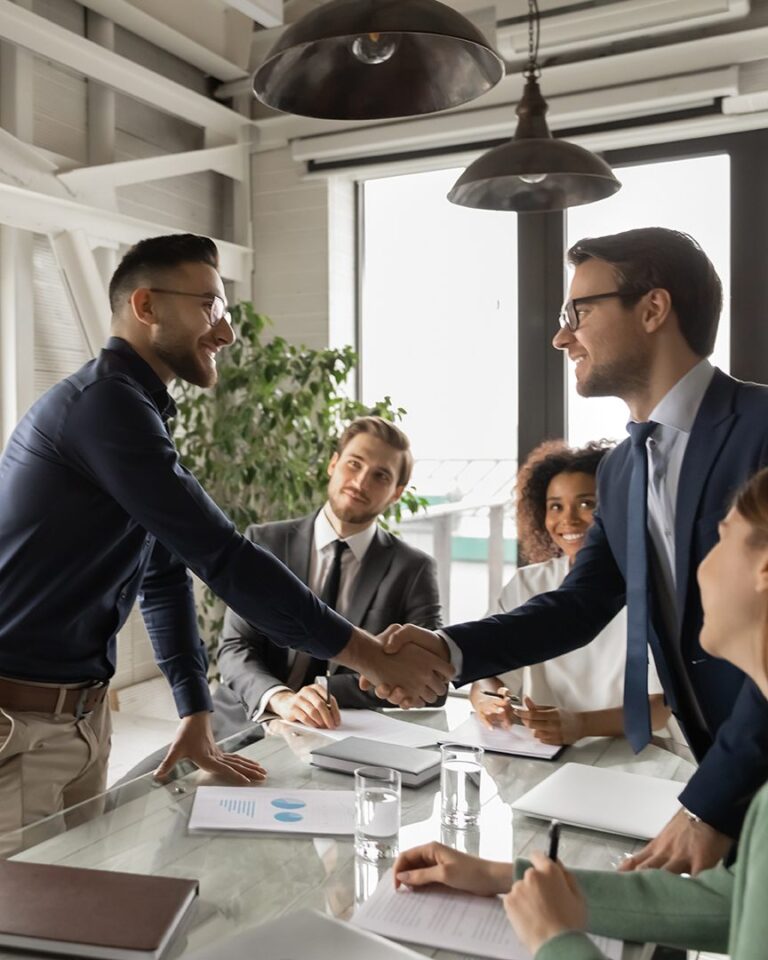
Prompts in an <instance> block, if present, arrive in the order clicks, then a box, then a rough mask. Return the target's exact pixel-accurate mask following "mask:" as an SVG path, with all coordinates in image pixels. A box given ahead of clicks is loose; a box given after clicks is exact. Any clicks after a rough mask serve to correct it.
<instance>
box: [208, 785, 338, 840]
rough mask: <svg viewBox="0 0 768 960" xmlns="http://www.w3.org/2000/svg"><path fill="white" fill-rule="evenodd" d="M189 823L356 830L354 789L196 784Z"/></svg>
mask: <svg viewBox="0 0 768 960" xmlns="http://www.w3.org/2000/svg"><path fill="white" fill-rule="evenodd" d="M189 829H190V830H241V831H242V830H246V831H256V832H266V833H294V834H311V835H312V836H328V835H330V836H334V835H342V836H343V835H351V834H353V833H354V832H355V792H354V790H291V789H289V788H284V789H283V788H281V789H275V788H273V787H198V788H197V790H196V792H195V799H194V803H193V805H192V814H191V815H190V818H189Z"/></svg>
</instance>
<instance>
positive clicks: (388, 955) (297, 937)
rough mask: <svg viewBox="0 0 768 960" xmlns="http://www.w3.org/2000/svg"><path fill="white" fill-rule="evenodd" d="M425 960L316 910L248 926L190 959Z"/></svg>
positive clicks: (302, 911) (290, 914)
mask: <svg viewBox="0 0 768 960" xmlns="http://www.w3.org/2000/svg"><path fill="white" fill-rule="evenodd" d="M244 957H252V958H254V960H255V958H258V960H288V958H290V960H310V958H311V960H363V958H364V960H424V958H423V957H422V956H421V954H418V953H414V952H413V951H412V950H406V949H405V947H401V946H399V945H398V944H396V943H389V941H387V940H383V939H382V938H381V937H377V936H374V935H373V934H370V933H365V932H363V931H362V930H356V929H355V928H354V927H351V926H350V925H349V924H348V923H342V922H341V921H340V920H333V919H331V917H326V916H324V915H323V914H322V913H318V912H317V911H316V910H301V911H299V912H298V913H288V914H286V915H285V916H283V917H280V918H279V919H277V920H273V921H272V922H271V923H265V924H263V926H260V927H251V929H250V930H246V931H245V932H244V933H240V934H238V935H237V936H235V937H225V938H223V939H222V938H219V939H218V940H217V941H216V942H215V943H212V944H211V945H210V946H208V947H205V948H204V949H202V950H199V951H197V952H196V953H194V954H192V955H191V956H190V957H189V960H243V958H244Z"/></svg>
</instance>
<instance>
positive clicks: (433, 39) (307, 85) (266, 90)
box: [253, 0, 504, 120]
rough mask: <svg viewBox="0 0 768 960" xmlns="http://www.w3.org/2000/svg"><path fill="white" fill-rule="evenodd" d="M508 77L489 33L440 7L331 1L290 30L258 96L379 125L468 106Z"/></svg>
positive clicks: (264, 69) (407, 1) (273, 53)
mask: <svg viewBox="0 0 768 960" xmlns="http://www.w3.org/2000/svg"><path fill="white" fill-rule="evenodd" d="M503 75H504V62H503V60H502V59H501V57H500V56H499V55H498V54H497V53H496V51H495V50H493V48H492V47H491V46H490V44H489V43H488V41H487V40H486V39H485V37H484V36H483V34H482V33H481V32H480V30H478V29H477V28H476V27H475V26H474V24H472V23H470V21H469V20H467V19H466V17H464V16H462V15H461V14H460V13H458V11H456V10H453V9H452V8H451V7H448V6H446V5H445V4H444V3H439V2H438V0H330V2H329V3H326V4H323V6H321V7H318V8H317V9H316V10H313V11H311V12H310V13H308V14H306V15H305V16H303V17H301V19H299V20H297V21H296V23H294V24H292V25H291V26H289V27H287V28H286V29H285V30H284V31H283V33H282V35H281V37H280V39H279V40H278V41H277V43H276V44H275V46H274V47H273V48H272V49H271V50H270V52H269V53H268V54H267V57H266V59H265V60H264V63H262V65H261V66H260V67H259V68H258V70H257V71H256V73H255V75H254V78H253V90H254V93H255V94H256V96H257V97H258V98H259V100H261V101H262V103H265V104H266V105H267V106H269V107H273V108H274V109H275V110H282V111H283V112H285V113H294V114H298V115H299V116H305V117H321V118H326V119H329V120H375V119H388V118H392V117H408V116H416V115H419V114H425V113H435V112H437V111H439V110H447V109H448V108H449V107H456V106H459V105H460V104H462V103H467V101H469V100H473V99H474V98H475V97H479V96H480V95H481V94H483V93H485V92H486V91H488V90H490V89H491V87H493V86H495V85H496V84H497V83H498V82H499V80H501V78H502V76H503Z"/></svg>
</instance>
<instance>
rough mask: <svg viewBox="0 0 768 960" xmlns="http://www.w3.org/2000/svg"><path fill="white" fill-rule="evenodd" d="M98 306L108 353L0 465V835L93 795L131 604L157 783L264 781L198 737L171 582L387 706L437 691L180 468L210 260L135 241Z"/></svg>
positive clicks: (200, 692) (211, 298) (210, 365)
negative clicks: (152, 671) (160, 724)
mask: <svg viewBox="0 0 768 960" xmlns="http://www.w3.org/2000/svg"><path fill="white" fill-rule="evenodd" d="M109 294H110V305H111V308H112V337H111V338H110V339H109V341H108V342H107V345H106V348H105V349H104V350H102V352H101V354H100V355H99V357H98V358H96V359H95V360H92V361H90V362H89V363H87V364H86V365H85V366H84V367H82V369H80V370H79V371H78V372H77V373H75V374H73V375H72V376H70V377H67V378H66V379H64V380H63V381H61V383H59V384H57V385H56V386H55V387H53V388H52V389H51V390H50V391H48V393H46V394H45V395H44V396H43V397H42V398H41V399H40V400H38V401H37V403H35V405H34V406H33V407H32V408H31V410H30V411H29V412H28V413H27V414H26V415H25V416H24V418H23V419H22V420H21V422H20V423H19V425H18V426H17V428H16V430H15V431H14V433H13V435H12V437H11V439H10V441H9V443H8V446H7V448H6V450H5V452H4V454H3V457H2V459H0V834H2V833H7V832H9V831H13V830H17V829H19V828H20V827H21V826H23V825H24V824H26V823H29V822H32V821H33V820H35V819H38V818H40V817H43V816H47V815H49V814H51V813H54V812H56V811H57V810H60V809H62V808H66V807H68V806H70V805H71V804H73V803H76V802H79V801H81V800H83V799H87V798H88V797H90V796H93V795H95V794H96V793H98V792H99V791H100V790H101V789H103V787H104V784H105V777H106V766H107V760H108V754H109V733H110V729H109V715H108V709H107V705H106V700H105V692H106V685H107V683H108V681H109V679H110V677H111V676H112V674H113V673H114V669H115V662H116V649H115V647H116V636H117V633H118V631H119V630H120V629H121V627H122V626H123V624H124V623H125V621H126V619H127V617H128V615H129V613H130V610H131V608H132V606H133V604H134V602H135V600H136V598H137V597H138V598H139V602H140V605H141V610H142V614H143V616H144V621H145V623H146V626H147V629H148V632H149V636H150V639H151V641H152V645H153V648H154V653H155V657H156V660H157V663H158V665H159V667H160V669H161V670H162V671H163V673H164V674H165V676H166V678H167V680H168V682H169V684H170V686H171V689H172V691H173V696H174V699H175V702H176V705H177V708H178V712H179V716H180V717H181V718H182V719H181V723H180V726H179V729H178V733H177V736H176V739H175V740H174V742H173V743H172V745H171V747H170V749H169V751H168V754H167V756H166V758H165V760H164V761H163V763H162V764H161V765H160V767H159V768H158V770H157V775H158V776H161V777H162V776H164V775H166V774H167V773H168V772H169V770H170V768H171V767H172V766H173V764H174V763H176V762H177V761H178V760H180V759H182V758H185V757H186V758H189V759H191V760H193V761H194V762H195V763H196V764H197V765H198V766H200V767H201V768H203V769H205V770H209V771H211V772H214V773H216V774H218V775H220V776H223V777H225V778H226V779H228V780H229V781H230V782H233V783H247V782H249V781H251V780H261V779H263V778H264V776H265V772H264V770H263V769H262V768H261V767H260V766H259V764H257V763H254V762H252V761H249V760H246V759H243V758H241V757H238V756H236V755H228V754H224V753H223V752H222V751H221V750H220V749H219V748H218V747H217V746H216V744H215V742H214V740H213V737H212V735H211V731H210V720H209V711H210V710H211V698H210V694H209V691H208V684H207V681H206V674H207V658H206V654H205V648H204V646H203V644H202V642H201V640H200V637H199V635H198V631H197V626H196V616H195V608H194V603H193V596H192V587H191V579H190V577H189V574H188V572H187V568H189V569H191V570H193V571H194V572H195V573H196V574H197V575H198V576H199V577H200V578H201V579H202V580H203V581H204V582H205V583H207V584H208V585H209V586H210V587H211V588H212V589H213V590H214V591H215V592H216V593H217V594H218V595H219V596H220V597H221V598H222V599H223V600H224V601H225V602H226V603H227V604H228V605H229V606H230V607H231V608H232V609H233V610H236V611H237V612H238V613H239V614H240V616H242V617H243V618H245V619H247V620H248V621H249V622H251V623H253V624H255V625H256V626H257V627H258V629H259V630H260V631H262V632H263V633H264V634H266V635H267V636H269V637H270V638H274V641H275V642H276V643H280V644H282V645H290V646H292V647H295V648H297V649H300V650H304V651H307V652H310V653H311V654H312V655H313V656H315V657H318V658H331V657H333V658H335V659H336V660H337V661H338V662H340V663H343V664H345V665H347V666H349V667H351V668H352V669H354V670H357V671H358V672H359V671H363V670H364V671H365V672H366V675H368V676H370V675H375V676H376V678H378V679H379V680H380V682H382V683H385V684H387V685H388V686H393V687H396V688H397V692H396V693H395V694H394V696H393V697H392V700H393V702H399V703H401V704H402V705H404V706H409V705H412V706H421V705H423V704H424V703H425V702H431V701H433V700H434V699H436V698H437V696H439V695H440V694H442V693H443V692H444V690H445V685H446V679H447V678H448V677H449V676H450V675H451V674H452V670H451V669H450V668H446V666H445V665H444V664H442V663H441V661H440V660H439V658H437V657H435V656H433V655H432V654H430V653H428V652H426V651H424V650H421V649H420V648H419V647H418V646H417V645H415V644H414V645H412V646H409V648H408V650H407V651H404V652H405V653H406V654H407V656H405V657H402V658H395V660H396V663H393V662H392V658H390V657H387V656H386V654H384V653H383V651H382V650H381V647H380V645H379V644H378V643H377V642H376V641H375V640H374V639H373V638H372V637H371V636H370V635H369V634H366V633H365V632H364V631H362V630H359V629H357V628H353V627H352V626H351V624H349V623H348V622H347V621H346V620H344V619H343V618H342V617H340V616H339V615H338V614H336V613H335V612H334V611H333V610H331V609H330V608H328V607H326V606H325V605H324V604H323V603H321V602H320V601H319V600H318V599H317V598H316V597H315V596H314V595H313V594H312V593H311V592H310V590H309V589H308V588H307V587H306V586H305V585H304V584H303V583H302V582H301V581H300V580H299V579H298V578H297V577H295V576H294V575H293V574H292V573H291V572H290V571H289V570H288V569H287V568H286V567H285V566H283V564H281V563H280V562H279V561H278V560H276V559H275V558H274V557H273V556H272V554H270V553H268V552H267V551H266V550H264V549H262V548H260V547H258V546H256V545H254V544H252V543H250V542H249V541H248V540H246V539H245V538H244V537H242V536H241V535H240V534H239V533H238V532H237V531H236V530H235V528H234V526H233V524H232V522H231V521H230V520H229V519H228V518H227V517H226V515H225V514H224V513H223V512H222V511H221V510H220V509H219V508H218V507H217V506H216V504H215V503H214V502H213V501H212V500H211V499H210V498H209V497H208V496H207V495H206V493H205V492H204V491H203V489H202V488H201V487H200V485H199V484H198V483H197V481H196V480H195V479H194V477H193V476H192V475H191V474H190V473H189V472H188V471H187V470H186V469H185V468H184V467H183V466H182V465H181V464H180V463H179V459H178V455H177V452H176V448H175V446H174V444H173V440H172V439H171V436H170V431H169V427H168V421H169V420H170V419H171V418H172V417H173V415H174V404H173V400H172V399H171V397H170V396H169V394H168V392H167V389H166V388H167V385H168V384H169V383H170V382H171V380H173V379H174V377H180V378H182V379H184V380H186V381H188V382H190V383H193V384H196V385H198V386H201V387H211V386H213V385H214V384H215V382H216V355H217V353H218V351H219V350H221V349H222V348H223V347H226V346H227V345H229V344H230V343H232V342H233V340H234V337H235V334H234V332H233V330H232V327H231V326H230V323H229V314H228V313H227V311H226V297H225V292H224V287H223V285H222V282H221V278H220V276H219V274H218V271H217V251H216V247H215V245H214V244H213V242H212V241H211V240H209V239H207V238H205V237H196V236H192V235H180V236H171V237H157V238H153V239H150V240H144V241H142V242H141V243H139V244H137V245H136V246H135V247H134V248H132V249H131V250H130V251H129V252H128V254H127V255H126V256H125V258H124V259H123V260H122V262H121V264H120V265H119V267H118V268H117V270H116V272H115V274H114V276H113V278H112V281H111V283H110V290H109Z"/></svg>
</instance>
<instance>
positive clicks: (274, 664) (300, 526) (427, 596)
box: [214, 513, 442, 738]
mask: <svg viewBox="0 0 768 960" xmlns="http://www.w3.org/2000/svg"><path fill="white" fill-rule="evenodd" d="M316 516H317V513H313V514H311V515H310V516H307V517H301V518H300V519H298V520H282V521H278V522H276V523H264V524H253V525H251V526H250V527H248V529H247V530H246V531H245V536H246V537H247V538H248V539H249V540H252V541H253V542H254V543H257V544H259V546H262V547H265V548H266V549H267V550H269V551H270V552H271V553H273V554H274V555H275V556H276V557H277V558H278V559H279V560H282V561H283V563H285V564H286V566H288V567H289V568H290V569H291V570H292V571H293V572H294V573H295V574H296V576H297V577H299V579H300V580H302V581H303V582H304V583H308V581H309V564H310V558H311V554H312V549H313V537H314V524H315V517H316ZM346 616H347V619H348V620H349V621H350V622H351V623H353V624H355V626H358V627H362V628H363V629H364V630H368V631H369V632H370V633H374V634H375V633H380V632H381V631H382V630H384V629H385V628H386V627H388V626H389V625H390V623H416V624H418V625H419V626H422V627H427V628H428V629H430V630H434V629H436V628H437V627H439V626H440V625H441V623H442V620H441V614H440V597H439V594H438V588H437V571H436V567H435V562H434V560H433V559H432V558H431V557H429V556H428V555H427V554H426V553H423V552H422V551H421V550H417V549H416V548H415V547H411V546H409V545H408V544H406V543H403V542H402V540H400V539H399V538H397V537H394V536H392V534H390V533H386V532H385V531H384V530H382V529H381V528H380V527H379V528H377V530H376V536H375V537H374V539H373V540H372V542H371V545H370V547H369V548H368V551H367V552H366V554H365V557H364V558H363V562H362V564H361V566H360V570H359V571H358V574H357V578H356V580H355V589H354V595H353V598H352V601H351V604H350V608H349V609H348V610H347V611H346ZM288 664H289V658H288V650H287V649H286V648H285V647H278V646H277V645H276V644H274V643H271V642H270V641H269V640H268V639H267V638H266V637H265V636H264V635H263V634H261V633H259V631H258V630H257V629H256V628H255V627H254V626H253V625H252V624H250V623H248V622H247V621H245V620H243V619H242V618H241V617H239V616H238V615H237V614H236V613H234V611H232V610H230V609H227V612H226V616H225V618H224V628H223V630H222V635H221V640H220V642H219V648H218V665H219V671H220V673H221V686H220V688H219V690H218V691H216V693H215V694H214V709H215V714H216V717H215V726H216V728H217V738H218V736H221V735H224V734H222V733H220V732H218V731H224V732H225V733H229V732H234V731H235V729H239V728H241V727H242V726H243V724H244V723H246V722H247V720H248V719H249V718H250V717H252V716H253V714H254V712H255V710H256V709H257V707H258V705H259V701H260V700H261V698H262V696H263V695H264V693H266V691H267V690H268V689H269V688H270V687H273V686H276V685H278V684H285V683H286V680H287V678H288V674H289V665H288ZM324 669H325V662H324V661H320V660H313V661H312V662H311V663H310V664H309V666H308V668H307V671H306V674H305V676H304V678H303V681H302V682H301V683H299V684H298V686H297V689H298V687H300V686H303V685H304V684H305V683H312V682H313V680H314V677H315V676H316V675H317V674H318V673H322V671H323V670H324ZM331 692H332V693H333V695H334V696H335V697H336V699H337V700H338V703H339V706H341V707H368V708H372V707H373V708H376V707H382V706H386V705H387V704H386V702H385V701H382V700H379V699H378V697H375V696H374V695H373V694H370V693H363V692H362V691H361V690H360V688H359V686H358V683H357V674H355V673H353V672H352V671H350V670H348V669H347V668H346V667H339V668H338V669H337V671H336V672H335V673H334V675H333V679H332V682H331Z"/></svg>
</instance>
